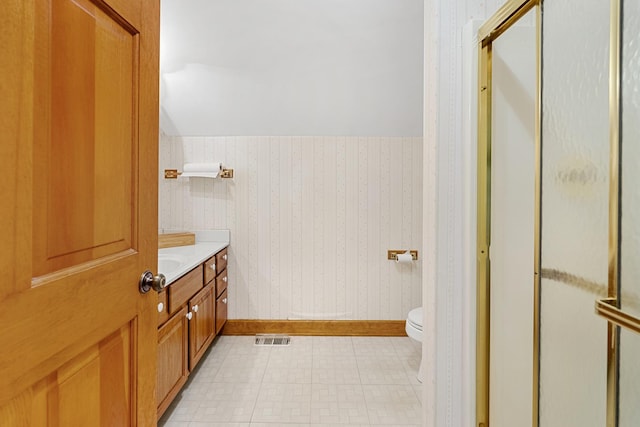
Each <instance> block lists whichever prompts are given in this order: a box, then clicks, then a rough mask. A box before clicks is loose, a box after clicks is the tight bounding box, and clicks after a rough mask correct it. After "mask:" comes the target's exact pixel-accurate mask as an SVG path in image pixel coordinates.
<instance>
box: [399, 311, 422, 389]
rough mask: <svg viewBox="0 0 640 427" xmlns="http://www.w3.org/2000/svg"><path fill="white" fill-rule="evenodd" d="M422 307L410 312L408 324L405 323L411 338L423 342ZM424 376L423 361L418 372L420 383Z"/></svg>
mask: <svg viewBox="0 0 640 427" xmlns="http://www.w3.org/2000/svg"><path fill="white" fill-rule="evenodd" d="M422 321H423V317H422V307H418V308H414V309H413V310H411V311H410V312H409V315H408V316H407V322H406V323H405V328H404V329H405V330H406V331H407V335H409V337H410V338H412V339H414V340H416V341H418V342H422ZM423 379H424V374H423V372H422V360H421V361H420V369H419V370H418V381H420V382H422V380H423Z"/></svg>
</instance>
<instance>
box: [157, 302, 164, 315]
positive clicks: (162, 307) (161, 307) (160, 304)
mask: <svg viewBox="0 0 640 427" xmlns="http://www.w3.org/2000/svg"><path fill="white" fill-rule="evenodd" d="M162 310H164V304H163V303H161V302H159V303H158V313H162Z"/></svg>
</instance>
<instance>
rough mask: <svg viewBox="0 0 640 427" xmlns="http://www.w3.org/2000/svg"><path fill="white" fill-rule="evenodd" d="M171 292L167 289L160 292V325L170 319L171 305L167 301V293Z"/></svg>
mask: <svg viewBox="0 0 640 427" xmlns="http://www.w3.org/2000/svg"><path fill="white" fill-rule="evenodd" d="M168 293H169V292H168V291H167V290H166V289H165V290H164V291H162V292H160V293H159V294H158V326H160V325H162V324H163V323H164V322H166V321H167V320H169V305H168V301H167V294H168ZM160 304H162V311H160Z"/></svg>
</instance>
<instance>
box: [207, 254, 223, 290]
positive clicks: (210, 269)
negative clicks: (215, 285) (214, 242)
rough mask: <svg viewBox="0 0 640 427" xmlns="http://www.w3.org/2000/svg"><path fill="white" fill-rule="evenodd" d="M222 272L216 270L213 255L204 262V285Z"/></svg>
mask: <svg viewBox="0 0 640 427" xmlns="http://www.w3.org/2000/svg"><path fill="white" fill-rule="evenodd" d="M218 271H222V270H220V269H217V268H216V257H215V255H214V256H212V257H211V258H209V259H208V260H206V261H205V262H204V284H205V285H208V284H209V282H211V281H212V280H213V279H215V278H216V275H217V272H218Z"/></svg>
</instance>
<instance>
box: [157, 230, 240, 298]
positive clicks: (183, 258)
mask: <svg viewBox="0 0 640 427" xmlns="http://www.w3.org/2000/svg"><path fill="white" fill-rule="evenodd" d="M200 236H201V234H199V233H198V232H196V244H195V245H188V246H175V247H172V248H164V249H158V259H159V260H161V259H163V258H166V259H169V260H175V261H178V262H179V266H178V267H176V268H173V269H171V270H170V271H162V270H161V267H160V265H158V270H159V271H158V272H159V273H162V274H164V275H165V277H166V279H167V286H168V285H169V284H171V283H173V282H175V281H176V280H177V279H179V278H180V277H182V276H184V275H185V274H187V273H188V272H189V271H191V270H193V269H194V268H195V267H197V266H198V265H200V264H202V263H203V262H204V261H206V260H207V259H209V258H211V257H212V256H213V255H215V254H216V253H218V252H220V251H221V250H222V249H224V248H226V247H227V246H229V238H228V234H227V235H226V239H225V240H222V239H220V240H219V241H207V240H199V237H200ZM202 237H203V238H205V239H206V237H208V236H207V235H206V234H204V235H202ZM216 237H220V236H216ZM224 237H225V236H224V235H222V238H223V239H224Z"/></svg>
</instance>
